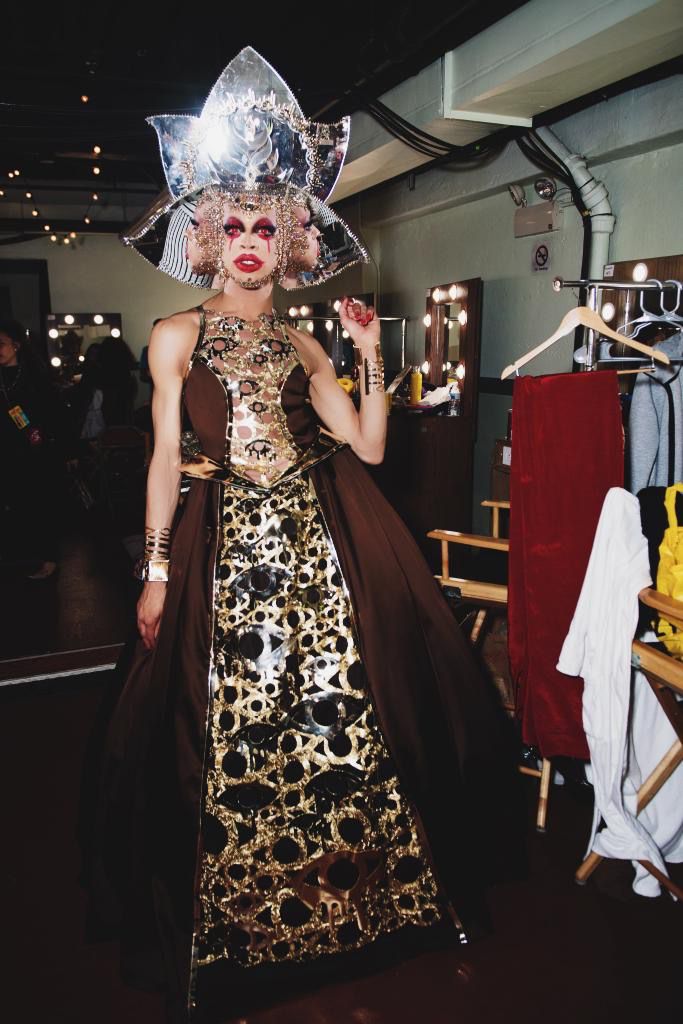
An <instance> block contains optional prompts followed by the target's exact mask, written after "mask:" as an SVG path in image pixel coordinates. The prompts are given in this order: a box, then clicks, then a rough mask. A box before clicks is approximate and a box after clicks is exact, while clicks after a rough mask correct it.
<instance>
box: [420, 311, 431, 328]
mask: <svg viewBox="0 0 683 1024" xmlns="http://www.w3.org/2000/svg"><path fill="white" fill-rule="evenodd" d="M422 323H423V324H424V325H425V327H431V326H432V314H431V313H425V315H424V316H423V317H422Z"/></svg>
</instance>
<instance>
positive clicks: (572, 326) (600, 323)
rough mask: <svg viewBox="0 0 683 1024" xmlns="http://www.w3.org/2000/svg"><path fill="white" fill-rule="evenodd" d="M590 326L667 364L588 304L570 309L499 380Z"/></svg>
mask: <svg viewBox="0 0 683 1024" xmlns="http://www.w3.org/2000/svg"><path fill="white" fill-rule="evenodd" d="M580 326H583V327H590V328H591V330H593V331H597V332H598V333H599V334H603V335H604V336H605V337H606V338H612V339H613V340H614V341H619V342H621V344H622V345H627V346H628V348H635V349H637V351H638V352H642V353H643V354H644V355H646V356H649V357H650V359H656V360H657V362H659V363H663V364H664V365H665V366H669V357H668V356H667V355H665V353H664V352H658V351H657V349H656V348H652V346H651V345H644V344H643V343H642V342H641V341H636V340H635V339H634V338H627V337H626V336H625V335H624V334H617V332H616V331H613V330H612V328H611V327H608V326H607V324H606V323H605V321H604V320H603V319H602V317H600V316H598V314H597V313H596V312H595V310H593V309H589V308H588V306H577V307H576V308H575V309H570V310H569V312H568V313H567V315H566V316H563V317H562V320H561V322H560V326H559V327H558V328H557V330H556V331H555V333H554V334H551V335H550V337H549V338H546V340H545V341H542V342H541V344H540V345H537V346H536V348H532V350H531V351H530V352H527V353H526V355H523V356H520V357H519V359H515V361H514V363H510V365H509V366H506V367H505V369H504V370H503V372H502V373H501V375H500V379H501V380H505V378H506V377H510V376H511V375H512V374H513V373H515V372H516V371H517V370H518V369H519V368H520V367H521V366H524V365H525V364H526V363H528V362H530V361H531V360H532V359H535V358H536V356H537V355H539V354H540V353H541V352H543V351H545V349H547V348H550V346H551V345H554V344H555V342H556V341H559V339H560V338H564V336H565V335H566V334H571V332H572V331H574V330H576V328H577V327H580Z"/></svg>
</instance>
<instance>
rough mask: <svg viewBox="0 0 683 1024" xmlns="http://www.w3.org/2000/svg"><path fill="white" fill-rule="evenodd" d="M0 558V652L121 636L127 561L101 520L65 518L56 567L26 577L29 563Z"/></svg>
mask: <svg viewBox="0 0 683 1024" xmlns="http://www.w3.org/2000/svg"><path fill="white" fill-rule="evenodd" d="M5 554H6V560H5V561H4V562H0V607H2V609H3V612H2V621H1V622H0V660H5V659H9V658H24V657H30V656H33V655H44V654H51V653H53V652H57V651H73V650H82V649H84V648H92V647H100V646H104V645H107V644H116V643H121V642H123V641H124V640H125V639H126V638H127V636H128V633H129V631H130V626H131V614H132V610H133V609H134V607H135V581H134V580H133V578H132V570H133V563H132V560H131V559H130V557H129V556H128V554H127V552H126V549H125V547H124V545H123V543H122V541H121V540H120V539H119V537H118V536H117V535H116V534H115V532H114V531H113V530H111V529H109V528H107V526H106V524H104V523H102V522H98V521H96V520H92V521H88V520H85V519H84V520H82V521H78V522H74V523H73V524H71V525H70V526H69V527H68V528H67V529H66V530H65V532H64V535H63V536H62V538H61V540H60V544H59V562H58V570H57V573H56V574H55V575H54V576H52V577H50V578H49V579H46V580H30V579H27V574H28V573H29V572H30V571H31V569H32V567H31V566H30V565H27V564H26V563H23V562H17V563H12V562H10V561H9V557H10V553H5Z"/></svg>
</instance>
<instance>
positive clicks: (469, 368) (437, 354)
mask: <svg viewBox="0 0 683 1024" xmlns="http://www.w3.org/2000/svg"><path fill="white" fill-rule="evenodd" d="M480 315H481V279H480V278H471V279H469V280H467V281H454V282H447V283H446V284H440V285H435V286H434V287H432V288H430V289H429V291H428V292H427V303H426V312H425V316H424V325H425V360H424V363H423V364H422V372H423V374H424V375H425V377H426V379H427V380H428V381H429V383H430V384H432V385H433V386H435V387H437V388H443V387H448V388H449V392H448V393H449V396H450V397H451V399H453V407H454V411H455V414H456V415H463V416H474V415H475V414H476V395H477V380H478V377H479V345H480Z"/></svg>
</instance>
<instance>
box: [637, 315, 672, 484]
mask: <svg viewBox="0 0 683 1024" xmlns="http://www.w3.org/2000/svg"><path fill="white" fill-rule="evenodd" d="M655 347H656V348H657V349H659V350H660V351H661V352H665V353H666V355H668V356H669V358H670V359H672V360H673V359H680V358H681V356H683V331H678V332H677V333H676V334H673V335H672V336H671V337H670V338H667V339H666V341H660V342H657V344H656V346H655ZM680 371H681V367H680V366H660V365H657V368H656V369H655V370H654V371H653V372H652V373H644V374H640V375H639V376H638V377H637V379H636V383H635V387H634V388H633V396H632V398H631V412H630V415H629V460H630V467H631V484H630V489H631V492H632V493H633V494H637V493H638V491H640V490H642V488H643V487H667V486H669V485H670V484H673V483H676V482H677V481H679V480H683V374H682V373H681V372H680ZM672 413H673V422H672V421H671V414H672ZM671 455H672V456H673V457H671ZM672 477H673V479H672Z"/></svg>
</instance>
